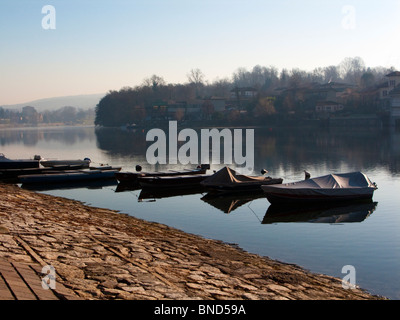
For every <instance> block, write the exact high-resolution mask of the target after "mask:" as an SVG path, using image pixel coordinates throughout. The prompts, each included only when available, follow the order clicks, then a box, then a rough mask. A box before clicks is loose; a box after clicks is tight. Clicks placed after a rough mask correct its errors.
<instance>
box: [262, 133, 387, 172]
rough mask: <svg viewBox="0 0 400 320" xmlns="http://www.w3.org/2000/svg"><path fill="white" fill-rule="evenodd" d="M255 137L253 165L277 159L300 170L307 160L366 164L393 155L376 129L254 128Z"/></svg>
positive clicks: (382, 161)
mask: <svg viewBox="0 0 400 320" xmlns="http://www.w3.org/2000/svg"><path fill="white" fill-rule="evenodd" d="M255 137H256V138H255V145H256V146H255V161H256V167H257V165H258V166H260V167H264V166H265V163H267V164H270V163H275V164H278V163H279V164H281V166H282V168H283V169H288V168H292V169H294V170H298V171H302V170H304V169H306V168H305V167H304V166H305V165H306V164H307V163H310V162H312V163H325V164H326V166H327V167H328V168H338V167H340V165H341V164H343V162H345V163H347V164H348V165H349V166H351V167H354V168H370V167H375V166H376V165H377V164H381V165H385V164H388V163H390V162H392V158H393V157H394V155H393V153H392V152H391V150H390V149H391V148H390V139H389V137H388V136H387V134H385V133H383V132H381V131H379V130H373V131H356V130H354V131H343V130H333V129H325V130H324V129H311V128H308V129H307V128H295V129H291V130H290V131H288V130H285V129H274V130H272V131H267V130H256V132H255Z"/></svg>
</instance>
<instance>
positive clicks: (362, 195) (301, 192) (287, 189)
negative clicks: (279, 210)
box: [261, 172, 377, 203]
mask: <svg viewBox="0 0 400 320" xmlns="http://www.w3.org/2000/svg"><path fill="white" fill-rule="evenodd" d="M261 188H262V190H263V191H264V193H265V195H266V197H267V199H268V201H269V202H271V203H304V202H305V203H308V202H326V201H334V202H337V201H349V200H360V199H371V198H372V196H373V193H374V191H375V189H377V187H376V185H375V184H374V183H372V182H371V181H370V180H369V179H368V177H367V176H366V175H365V174H363V173H361V172H351V173H342V174H329V175H326V176H322V177H318V178H313V179H308V180H303V181H299V182H294V183H285V184H281V185H270V186H262V187H261Z"/></svg>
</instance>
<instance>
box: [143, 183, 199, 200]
mask: <svg viewBox="0 0 400 320" xmlns="http://www.w3.org/2000/svg"><path fill="white" fill-rule="evenodd" d="M203 191H204V188H203V187H201V186H199V185H198V186H194V187H188V188H178V189H177V188H163V189H157V188H144V189H142V191H141V192H140V194H139V201H143V200H148V199H153V200H154V199H162V198H170V197H178V196H187V195H192V194H198V193H202V192H203Z"/></svg>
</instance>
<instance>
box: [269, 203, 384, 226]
mask: <svg viewBox="0 0 400 320" xmlns="http://www.w3.org/2000/svg"><path fill="white" fill-rule="evenodd" d="M377 205H378V203H377V202H372V200H371V201H367V202H357V203H347V204H337V205H334V204H332V205H329V204H328V205H327V204H325V205H324V204H320V205H310V206H293V205H287V206H285V205H270V206H269V207H268V210H267V212H266V214H265V216H264V219H263V220H262V224H272V223H288V222H311V223H332V224H333V223H350V222H362V221H364V220H365V219H366V218H368V217H369V216H370V215H371V214H372V213H373V212H374V211H375V209H376V206H377Z"/></svg>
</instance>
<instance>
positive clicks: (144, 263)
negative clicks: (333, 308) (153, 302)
mask: <svg viewBox="0 0 400 320" xmlns="http://www.w3.org/2000/svg"><path fill="white" fill-rule="evenodd" d="M0 192H1V198H0V259H3V261H4V260H8V261H15V262H18V263H21V262H22V263H23V262H26V263H32V262H36V263H40V264H41V265H42V266H44V265H52V266H54V268H55V270H56V275H57V276H56V281H57V282H59V283H62V284H63V285H64V286H65V287H66V288H68V289H70V290H73V291H74V292H75V294H76V295H77V296H78V297H80V298H83V299H90V300H92V299H95V300H98V299H136V300H138V299H141V300H144V299H146V300H147V299H157V300H158V299H173V300H181V299H237V300H241V299H250V300H257V299H263V300H266V299H301V300H307V299H351V300H355V299H357V300H358V299H363V300H364V299H378V298H379V297H376V296H372V295H370V294H368V293H367V292H365V291H364V290H361V289H359V288H357V289H343V288H342V283H341V279H336V278H333V277H330V276H326V275H319V274H313V273H310V272H307V271H306V270H303V269H302V268H300V267H297V266H295V265H290V264H285V263H280V262H277V261H274V260H271V259H269V258H265V257H261V256H258V255H255V254H250V253H247V252H244V251H243V250H241V249H238V248H236V247H233V246H231V245H228V244H225V243H222V242H219V241H215V240H210V239H205V238H202V237H199V236H196V235H192V234H187V233H184V232H182V231H179V230H176V229H173V228H170V227H168V226H165V225H161V224H157V223H150V222H146V221H143V220H140V219H136V218H134V217H131V216H128V215H126V214H122V213H118V212H115V211H112V210H105V209H100V208H93V207H90V206H86V205H84V204H82V203H81V202H77V201H73V200H68V199H64V198H59V197H53V196H49V195H43V194H39V193H35V192H31V191H27V190H23V189H21V188H18V187H17V186H14V185H3V184H0Z"/></svg>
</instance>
